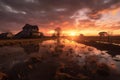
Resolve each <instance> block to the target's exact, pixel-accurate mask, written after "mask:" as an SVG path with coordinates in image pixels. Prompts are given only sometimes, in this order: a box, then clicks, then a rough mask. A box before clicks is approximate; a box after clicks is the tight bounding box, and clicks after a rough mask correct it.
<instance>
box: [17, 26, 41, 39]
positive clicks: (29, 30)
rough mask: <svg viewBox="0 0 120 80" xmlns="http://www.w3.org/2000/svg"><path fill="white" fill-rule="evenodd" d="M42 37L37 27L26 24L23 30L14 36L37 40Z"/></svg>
mask: <svg viewBox="0 0 120 80" xmlns="http://www.w3.org/2000/svg"><path fill="white" fill-rule="evenodd" d="M41 36H43V33H42V32H39V28H38V26H37V25H30V24H26V25H25V26H24V27H23V30H22V31H21V32H19V33H18V34H16V35H15V38H38V37H41Z"/></svg>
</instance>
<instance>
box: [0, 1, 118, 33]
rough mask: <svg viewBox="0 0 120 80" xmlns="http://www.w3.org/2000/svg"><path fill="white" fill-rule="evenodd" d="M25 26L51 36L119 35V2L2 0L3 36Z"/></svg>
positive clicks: (0, 30) (0, 18) (1, 24)
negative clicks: (55, 32) (58, 33)
mask: <svg viewBox="0 0 120 80" xmlns="http://www.w3.org/2000/svg"><path fill="white" fill-rule="evenodd" d="M25 24H31V25H38V26H39V31H41V32H43V33H44V34H46V35H47V34H49V33H51V32H52V31H53V30H54V29H55V28H56V27H60V28H61V29H62V31H63V33H69V32H77V33H78V34H84V35H98V33H99V32H101V31H106V32H108V33H109V34H112V35H120V0H0V33H2V32H13V33H17V32H19V31H21V30H22V27H23V26H24V25H25Z"/></svg>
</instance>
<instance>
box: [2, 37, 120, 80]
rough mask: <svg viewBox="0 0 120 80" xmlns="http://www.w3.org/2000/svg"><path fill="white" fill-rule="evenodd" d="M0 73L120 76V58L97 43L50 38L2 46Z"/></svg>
mask: <svg viewBox="0 0 120 80" xmlns="http://www.w3.org/2000/svg"><path fill="white" fill-rule="evenodd" d="M117 56H119V55H117ZM3 74H5V75H3ZM0 75H1V76H2V77H0V78H1V79H3V80H4V79H7V80H80V79H84V80H119V79H120V62H119V57H114V58H113V57H112V56H111V55H109V54H108V53H107V52H106V51H100V50H98V49H96V48H94V47H90V46H86V45H84V44H79V43H76V42H74V41H69V40H66V39H61V40H60V39H57V40H47V41H43V42H42V43H38V42H32V43H29V44H28V43H27V44H25V43H24V44H22V43H21V44H19V45H18V44H17V45H11V46H2V47H0Z"/></svg>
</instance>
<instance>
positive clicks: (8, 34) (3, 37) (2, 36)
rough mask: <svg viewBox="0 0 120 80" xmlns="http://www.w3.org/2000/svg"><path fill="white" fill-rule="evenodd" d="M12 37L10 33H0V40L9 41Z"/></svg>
mask: <svg viewBox="0 0 120 80" xmlns="http://www.w3.org/2000/svg"><path fill="white" fill-rule="evenodd" d="M13 36H14V35H13V34H12V33H11V32H6V33H1V34H0V38H1V39H10V38H12V37H13Z"/></svg>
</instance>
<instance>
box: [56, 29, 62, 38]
mask: <svg viewBox="0 0 120 80" xmlns="http://www.w3.org/2000/svg"><path fill="white" fill-rule="evenodd" d="M55 35H56V37H60V35H61V28H60V27H57V28H56V29H55Z"/></svg>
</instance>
